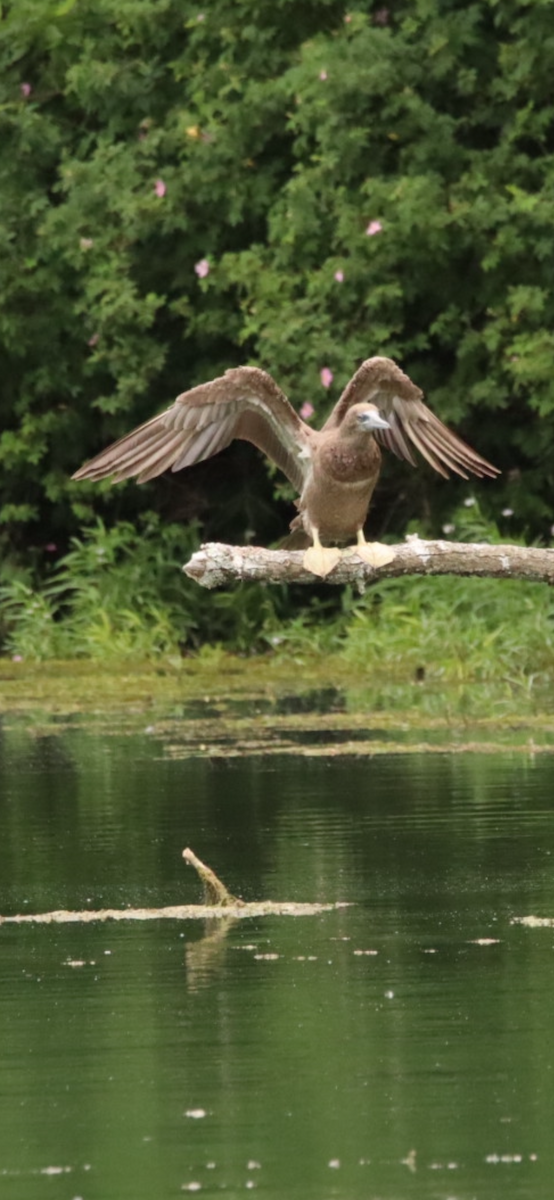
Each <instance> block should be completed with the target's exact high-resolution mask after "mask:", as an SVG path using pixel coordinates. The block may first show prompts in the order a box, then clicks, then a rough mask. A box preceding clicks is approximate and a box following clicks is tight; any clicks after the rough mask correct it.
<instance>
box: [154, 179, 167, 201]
mask: <svg viewBox="0 0 554 1200" xmlns="http://www.w3.org/2000/svg"><path fill="white" fill-rule="evenodd" d="M154 191H155V193H156V195H157V196H159V197H160V199H161V197H162V196H165V193H166V192H167V188H166V186H165V183H164V181H163V179H157V180H156V182H155V184H154Z"/></svg>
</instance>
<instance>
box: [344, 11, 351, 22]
mask: <svg viewBox="0 0 554 1200" xmlns="http://www.w3.org/2000/svg"><path fill="white" fill-rule="evenodd" d="M351 20H352V17H351V16H350V13H347V14H346V16H345V18H344V24H345V25H350V22H351Z"/></svg>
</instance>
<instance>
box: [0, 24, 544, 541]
mask: <svg viewBox="0 0 554 1200" xmlns="http://www.w3.org/2000/svg"><path fill="white" fill-rule="evenodd" d="M553 53H554V9H553V7H552V5H551V4H549V3H539V2H535V3H532V4H529V3H527V2H524V0H506V2H505V3H503V4H499V3H496V2H494V0H475V2H474V3H471V4H469V5H466V6H456V5H453V4H452V3H451V0H430V2H429V0H414V2H413V3H412V4H402V3H400V4H398V5H397V6H395V7H391V8H390V9H388V8H383V7H379V6H377V7H376V6H374V5H372V4H369V3H367V0H366V2H365V3H361V4H360V5H359V6H358V8H356V9H354V10H351V11H345V9H344V7H343V5H342V4H339V3H338V0H326V2H322V0H317V3H316V0H306V2H305V3H302V4H297V3H293V0H280V2H279V3H275V2H274V0H271V3H270V0H259V2H258V3H256V4H255V5H254V6H253V5H252V4H251V3H250V2H248V3H247V2H246V0H233V3H231V2H230V0H209V2H208V3H207V4H206V5H205V6H203V7H200V6H196V5H193V4H191V3H190V2H189V0H123V2H122V0H118V3H116V2H115V0H78V2H71V0H17V3H15V0H12V2H11V3H9V2H8V3H7V4H5V5H4V6H3V20H2V22H1V23H0V65H1V68H2V69H1V71H0V212H1V214H2V223H1V227H0V378H1V379H2V381H3V382H2V392H1V396H0V415H1V420H2V429H3V432H2V435H1V437H0V462H1V464H2V483H1V485H0V528H2V529H3V531H4V546H5V547H10V548H11V550H12V551H16V552H17V553H19V555H20V556H21V555H23V554H24V553H28V552H29V547H30V546H31V545H33V544H34V545H36V543H37V541H40V539H42V541H43V542H44V543H47V542H49V541H50V540H55V541H56V542H57V543H58V544H61V545H63V546H64V547H66V546H67V545H68V543H69V537H70V535H71V534H72V533H73V534H74V533H75V532H76V531H78V529H79V527H80V526H81V525H82V523H83V521H84V522H88V523H90V521H91V519H92V518H93V515H94V513H96V514H102V516H103V518H104V519H105V520H106V522H107V523H108V524H110V525H111V524H112V523H113V522H114V521H115V520H118V519H119V520H132V521H136V519H137V516H138V514H139V513H140V512H141V511H145V510H147V509H149V508H151V507H152V505H153V504H154V505H155V506H156V507H159V508H162V507H163V508H164V509H165V511H166V514H167V516H168V517H169V518H171V516H176V515H180V514H181V513H183V514H184V515H185V516H186V517H187V519H188V518H189V517H190V516H191V515H192V516H194V515H195V514H196V515H201V516H202V519H203V521H204V522H205V524H206V532H207V534H208V535H209V536H212V535H214V536H217V534H218V532H219V533H220V532H221V530H222V528H224V530H225V537H226V538H227V539H229V540H242V539H243V538H244V537H245V536H246V530H247V528H248V527H249V528H251V529H255V530H256V535H257V536H258V537H259V538H260V540H263V539H265V540H271V539H272V538H274V537H276V536H278V533H279V530H278V529H276V528H275V522H274V518H273V517H272V516H271V515H270V504H269V497H270V490H269V488H270V485H269V484H268V483H267V482H265V483H264V475H263V470H262V468H261V467H260V468H254V469H250V464H251V463H252V462H253V461H254V460H255V456H254V455H253V456H252V457H251V458H248V459H244V458H241V457H240V455H239V457H238V458H233V457H232V455H231V457H227V458H225V459H223V460H221V465H220V467H219V474H218V480H219V482H218V483H217V484H214V477H213V475H207V476H203V475H202V474H199V475H198V476H195V479H196V480H197V482H196V483H191V482H189V483H183V484H182V490H181V485H179V487H175V485H173V486H172V487H170V486H169V485H167V484H165V483H161V484H159V485H158V486H156V485H152V486H149V487H146V488H145V489H144V491H141V490H140V489H138V488H136V486H135V485H134V484H130V485H129V486H127V487H121V488H115V489H113V490H109V489H102V488H93V487H91V486H88V485H87V486H84V485H82V484H81V485H78V484H70V483H69V482H68V476H69V475H70V474H71V472H72V471H73V470H74V469H75V467H76V466H77V465H79V464H80V462H81V461H82V460H83V459H84V458H85V457H87V456H88V455H90V454H91V453H93V452H94V451H95V450H96V449H98V448H99V447H100V446H101V445H102V444H105V443H106V441H107V440H109V439H110V438H113V437H115V436H117V435H119V434H120V433H122V432H123V431H125V430H126V429H128V428H129V427H130V426H131V425H132V424H133V423H136V422H138V421H139V420H141V419H143V418H145V417H147V416H148V415H150V414H151V413H152V412H153V411H155V410H156V409H157V408H158V407H160V406H162V405H163V404H165V403H167V402H168V401H169V400H170V399H171V398H172V397H173V396H174V395H175V394H176V393H177V392H179V391H182V390H183V389H184V388H186V387H188V386H191V385H193V384H195V383H196V382H198V381H199V380H202V379H206V378H209V377H213V376H214V375H215V374H217V373H218V372H220V371H221V370H223V369H224V368H225V367H228V366H230V365H233V364H235V363H237V362H240V361H255V362H257V363H259V364H260V365H262V366H264V367H266V368H267V369H269V370H270V371H272V372H273V373H275V375H276V376H277V378H278V379H279V380H280V381H281V382H282V383H283V385H284V386H285V387H286V388H288V389H289V390H290V391H291V392H292V394H293V398H294V399H295V401H297V402H300V401H302V400H303V399H305V398H310V399H312V400H313V401H314V403H315V404H316V406H317V407H318V409H319V410H320V413H321V414H323V411H324V409H325V408H326V406H327V404H328V400H329V397H328V396H327V395H326V393H325V392H324V390H323V388H322V387H321V384H320V381H319V371H320V369H321V367H322V366H328V367H330V368H331V370H332V371H333V374H334V377H335V382H334V385H333V388H332V389H331V392H332V394H331V399H333V400H334V399H335V398H336V395H337V392H338V389H339V388H340V387H341V386H342V385H343V384H344V382H345V381H346V379H347V378H348V376H349V375H350V374H351V372H352V370H353V368H354V367H355V366H356V365H357V363H358V362H359V361H360V360H361V359H362V358H364V357H367V356H368V355H369V354H372V353H387V354H391V355H393V356H395V357H396V358H398V359H399V360H400V361H401V362H402V363H403V365H404V366H405V367H406V368H407V369H408V370H409V371H410V372H411V374H412V375H413V376H414V378H415V379H416V380H417V381H418V382H419V383H421V384H422V386H423V387H425V388H426V390H427V392H428V395H429V399H430V402H431V404H432V405H433V407H435V408H436V410H437V411H438V412H439V413H440V414H441V415H442V416H443V417H444V418H446V419H447V420H449V421H451V422H453V423H455V424H456V425H457V427H458V428H460V429H461V431H462V432H463V433H464V434H465V435H466V436H468V438H470V440H472V441H473V442H474V443H475V444H476V446H477V447H478V448H479V449H480V450H481V451H483V452H484V453H485V454H487V455H488V456H489V457H490V458H492V460H493V461H495V462H497V463H498V464H499V465H500V466H502V467H503V468H504V469H505V474H504V476H503V477H502V479H501V480H500V481H499V482H498V483H495V484H494V485H493V484H491V483H484V484H483V485H480V486H481V493H480V494H481V495H482V497H483V498H484V499H483V503H485V502H486V505H487V507H488V509H490V510H495V511H496V512H499V511H500V510H501V508H502V507H505V506H509V507H510V508H512V509H513V510H514V511H515V514H516V517H515V522H516V525H517V528H519V529H520V530H521V531H526V532H531V533H532V535H533V536H534V535H536V534H539V533H544V532H546V531H547V530H548V529H549V527H550V524H551V521H552V501H551V497H552V487H553V483H554V480H553V466H552V464H553V462H554V453H553V450H554V418H553V412H554V384H553V373H552V366H551V364H552V355H553V350H554V341H553V335H552V329H553V328H554V292H553V289H552V286H551V263H552V256H553V253H554V158H553V153H554V99H553V96H552V87H551V70H552V56H553ZM15 163H17V170H14V164H15ZM368 229H369V230H373V231H374V232H370V233H369V234H368V232H367V230H368ZM204 259H205V260H206V261H207V262H208V264H209V274H208V275H207V276H205V277H204V278H199V277H197V274H196V273H195V264H197V263H198V262H200V261H201V260H204ZM337 272H339V273H340V272H342V281H340V278H339V279H338V280H337V278H336V274H337ZM246 462H247V463H248V464H249V465H248V467H246V466H244V464H245V463H246ZM230 463H231V464H232V463H238V464H239V466H238V468H234V467H233V466H232V465H231V466H230V465H229V464H230ZM237 471H238V474H239V476H240V482H239V483H237ZM233 472H234V473H233ZM183 491H184V492H185V502H184V503H183ZM206 493H207V496H208V497H209V498H208V499H207V498H206ZM231 494H232V495H235V494H240V497H241V501H242V502H243V513H244V514H248V515H243V516H241V515H240V514H239V513H237V514H236V516H235V517H234V523H233V525H232V527H231V528H230V527H229V521H228V514H227V503H228V500H229V497H230V495H231ZM459 495H460V492H459V490H458V485H457V484H456V483H455V482H453V483H452V484H451V485H445V484H444V483H443V482H442V481H440V480H437V479H435V478H432V477H431V474H430V472H428V471H427V470H425V469H423V470H421V471H419V472H417V473H416V472H414V473H412V472H411V471H410V470H409V469H408V468H407V467H406V466H402V465H400V464H397V463H394V462H393V463H389V464H388V467H387V472H386V475H385V479H384V482H383V484H382V486H381V488H380V492H379V495H378V497H377V499H376V509H375V517H374V521H375V524H376V525H377V526H379V527H380V529H381V531H382V529H383V528H384V527H386V526H387V525H388V523H389V521H390V515H389V514H390V511H391V509H392V510H393V512H394V524H395V527H396V528H400V527H402V526H404V525H405V524H406V523H407V522H408V521H410V520H411V519H413V517H414V516H419V517H422V516H425V518H426V519H427V520H430V522H431V524H432V525H433V526H434V528H435V529H437V528H439V527H440V524H441V521H442V520H443V519H444V514H445V512H446V511H447V510H448V509H449V508H450V507H451V506H452V503H453V501H454V500H455V498H456V497H457V496H459ZM258 497H260V499H259V500H258ZM485 498H486V501H485ZM285 526H286V513H285V510H283V521H282V528H283V529H284V528H285Z"/></svg>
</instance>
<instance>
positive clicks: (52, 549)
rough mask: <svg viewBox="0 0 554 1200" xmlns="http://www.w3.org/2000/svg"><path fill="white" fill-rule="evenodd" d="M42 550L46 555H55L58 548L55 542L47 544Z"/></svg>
mask: <svg viewBox="0 0 554 1200" xmlns="http://www.w3.org/2000/svg"><path fill="white" fill-rule="evenodd" d="M44 549H45V550H46V551H47V552H48V554H55V552H56V550H57V549H58V547H57V546H56V543H55V542H47V544H46V546H45V547H44Z"/></svg>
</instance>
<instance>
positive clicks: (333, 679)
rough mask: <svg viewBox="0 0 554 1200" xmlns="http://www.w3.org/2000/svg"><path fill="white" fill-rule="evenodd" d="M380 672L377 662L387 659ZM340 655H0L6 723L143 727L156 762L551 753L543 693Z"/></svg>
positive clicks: (44, 729) (112, 730)
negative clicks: (136, 659) (451, 680)
mask: <svg viewBox="0 0 554 1200" xmlns="http://www.w3.org/2000/svg"><path fill="white" fill-rule="evenodd" d="M385 668H386V664H385ZM385 668H384V673H383V677H381V678H377V677H376V676H375V675H374V674H373V675H371V676H370V677H368V674H367V672H366V671H365V669H364V664H363V663H360V664H358V665H357V667H353V666H352V665H351V664H350V665H347V664H346V663H345V662H344V660H341V659H340V658H339V657H328V658H324V657H323V656H318V655H313V656H309V655H306V656H303V657H300V656H295V657H290V658H288V659H285V658H284V657H283V656H281V657H279V656H274V655H267V656H265V657H261V656H260V657H251V658H240V657H236V656H232V655H228V654H225V653H224V652H223V651H221V652H219V651H217V650H214V651H211V652H210V653H206V654H200V655H198V656H197V657H196V658H190V659H178V660H173V659H171V660H161V659H160V661H159V662H156V663H138V664H130V663H129V662H127V661H125V662H118V663H116V662H110V664H105V665H103V664H98V663H93V662H90V661H87V660H80V661H79V660H73V661H70V662H48V663H31V662H13V661H11V660H7V659H4V660H0V713H2V714H3V725H4V728H6V729H9V728H10V727H11V728H13V727H14V726H18V725H23V726H24V727H25V729H26V730H27V731H28V732H31V733H33V734H35V735H36V736H40V735H41V734H46V733H48V734H49V735H52V734H55V733H56V732H60V731H61V730H62V729H63V728H67V726H68V725H73V724H74V723H76V722H78V723H80V722H86V724H87V725H89V726H90V727H91V728H93V729H96V730H98V729H102V731H103V732H104V733H105V734H106V735H110V734H124V733H127V732H128V733H137V732H144V733H145V734H147V735H148V736H152V737H154V738H158V739H159V741H160V743H161V747H160V752H161V754H162V755H163V756H164V757H189V756H192V755H194V756H198V755H200V756H208V757H232V756H237V755H255V754H264V755H265V754H302V755H309V756H314V757H315V756H321V755H328V756H336V755H368V754H369V755H370V754H382V753H386V754H389V753H391V752H395V753H406V752H411V751H419V752H422V751H427V750H428V751H433V752H454V751H457V752H461V751H471V750H478V751H480V752H481V753H483V752H487V751H491V752H495V751H497V750H498V749H499V748H503V749H513V750H514V751H520V752H525V753H531V754H533V753H536V752H541V751H547V752H548V751H550V750H551V749H552V747H554V717H553V716H552V708H553V704H552V699H553V697H552V696H541V697H536V696H535V694H534V692H533V691H532V690H530V691H523V692H522V690H521V689H520V688H515V687H513V686H511V685H510V684H509V683H506V682H505V683H502V684H500V683H499V684H495V685H484V684H481V683H463V684H460V685H459V686H458V687H454V686H447V685H441V684H439V683H437V682H436V681H434V682H433V681H427V680H420V679H418V680H414V679H412V680H406V679H403V680H402V679H401V680H396V679H395V678H393V677H390V678H386V671H385Z"/></svg>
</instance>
